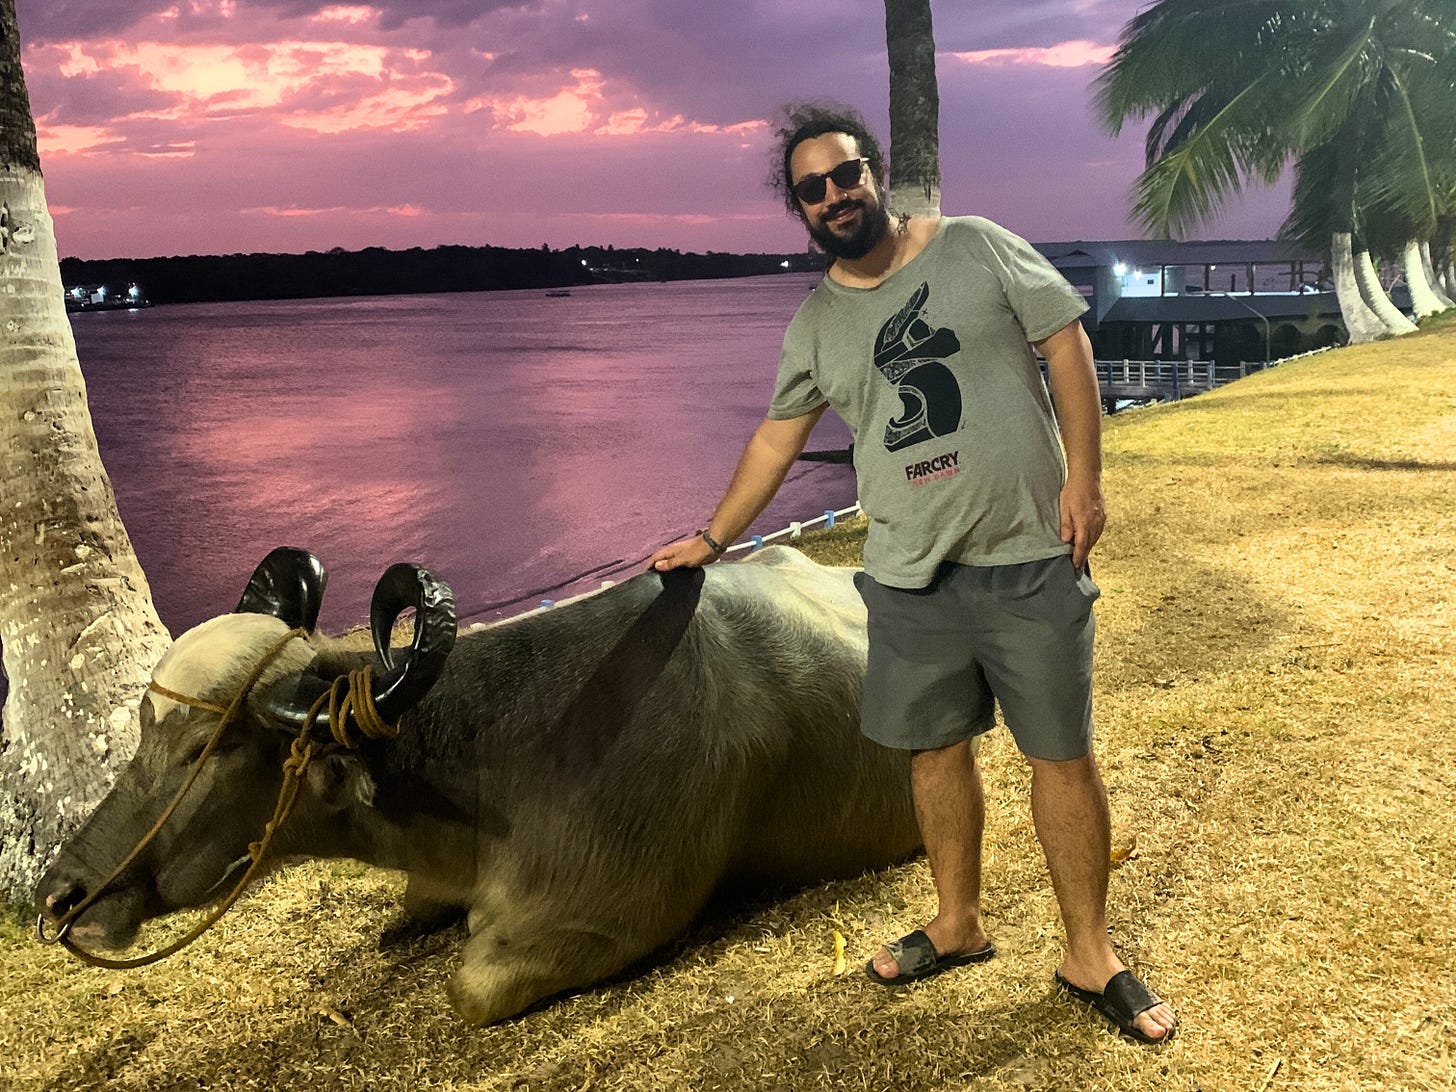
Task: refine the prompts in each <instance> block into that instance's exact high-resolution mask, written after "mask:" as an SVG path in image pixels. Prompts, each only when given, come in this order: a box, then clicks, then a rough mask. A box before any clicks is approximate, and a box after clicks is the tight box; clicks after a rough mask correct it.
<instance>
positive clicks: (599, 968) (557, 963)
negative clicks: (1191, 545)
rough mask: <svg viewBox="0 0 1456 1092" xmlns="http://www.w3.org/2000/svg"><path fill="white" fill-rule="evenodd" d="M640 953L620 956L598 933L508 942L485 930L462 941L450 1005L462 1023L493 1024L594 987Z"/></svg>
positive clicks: (554, 933)
mask: <svg viewBox="0 0 1456 1092" xmlns="http://www.w3.org/2000/svg"><path fill="white" fill-rule="evenodd" d="M642 954H644V953H642V952H625V951H624V950H623V948H622V945H621V944H619V943H618V942H617V941H615V940H613V939H612V938H611V937H608V936H606V935H605V934H602V933H592V932H586V931H581V930H574V929H557V930H553V931H550V932H544V933H535V934H532V935H530V936H525V937H521V936H517V937H509V936H505V935H502V934H501V933H499V932H496V931H494V930H486V931H482V932H479V933H476V934H474V935H472V936H471V938H470V939H469V940H468V941H467V942H466V944H465V951H464V953H463V962H462V964H461V966H460V969H459V970H457V971H456V972H455V976H454V977H453V978H452V979H451V980H450V987H449V991H450V1002H451V1004H453V1005H454V1006H455V1011H456V1012H458V1013H459V1014H460V1017H461V1019H463V1020H466V1021H468V1022H469V1023H472V1024H494V1023H496V1022H497V1021H500V1020H505V1019H508V1018H509V1017H512V1016H515V1015H516V1014H517V1013H520V1012H523V1011H524V1010H525V1009H528V1008H530V1007H531V1006H532V1005H534V1004H535V1003H536V1002H537V1001H540V1000H541V999H542V998H546V997H551V996H552V995H553V994H558V993H561V992H562V991H563V990H570V989H578V988H581V987H583V986H590V985H591V984H592V983H594V982H599V981H600V980H601V979H603V978H605V977H607V976H608V975H611V974H614V973H615V972H617V971H619V970H621V969H622V968H623V967H625V966H626V965H627V964H628V963H629V962H631V961H632V960H633V959H635V958H636V957H637V956H639V955H642Z"/></svg>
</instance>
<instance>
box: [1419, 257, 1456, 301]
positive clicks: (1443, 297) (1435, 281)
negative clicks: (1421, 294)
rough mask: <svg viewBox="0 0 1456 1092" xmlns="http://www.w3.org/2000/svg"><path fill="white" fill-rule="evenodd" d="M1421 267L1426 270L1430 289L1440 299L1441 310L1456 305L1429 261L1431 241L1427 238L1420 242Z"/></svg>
mask: <svg viewBox="0 0 1456 1092" xmlns="http://www.w3.org/2000/svg"><path fill="white" fill-rule="evenodd" d="M1421 268H1422V269H1424V270H1425V271H1426V282H1427V283H1428V284H1430V286H1431V291H1432V292H1434V293H1435V294H1436V299H1438V300H1440V301H1441V307H1442V310H1445V309H1446V308H1449V307H1456V300H1453V299H1452V298H1451V296H1450V294H1449V293H1448V292H1447V291H1446V290H1445V288H1444V287H1443V286H1442V284H1441V278H1440V277H1438V276H1436V267H1435V265H1434V264H1432V262H1431V241H1430V240H1429V239H1427V240H1425V241H1424V242H1422V243H1421Z"/></svg>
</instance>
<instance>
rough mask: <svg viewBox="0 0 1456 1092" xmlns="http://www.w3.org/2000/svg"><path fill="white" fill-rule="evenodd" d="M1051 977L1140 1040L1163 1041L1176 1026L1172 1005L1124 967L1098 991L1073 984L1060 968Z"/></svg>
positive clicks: (1130, 1035)
mask: <svg viewBox="0 0 1456 1092" xmlns="http://www.w3.org/2000/svg"><path fill="white" fill-rule="evenodd" d="M1053 977H1054V978H1055V981H1056V983H1057V985H1058V986H1060V987H1061V988H1062V989H1064V990H1066V991H1067V993H1069V994H1070V995H1071V996H1072V997H1074V998H1076V999H1077V1000H1078V1001H1081V1002H1082V1003H1083V1004H1084V1005H1090V1006H1091V1007H1092V1008H1094V1009H1096V1010H1097V1011H1098V1012H1099V1013H1101V1014H1102V1015H1103V1016H1104V1017H1106V1018H1107V1020H1108V1021H1109V1022H1110V1023H1111V1024H1112V1025H1113V1026H1114V1027H1115V1028H1117V1030H1118V1031H1119V1032H1120V1033H1121V1034H1123V1035H1126V1036H1127V1037H1128V1038H1130V1039H1135V1040H1136V1041H1137V1042H1139V1043H1147V1044H1149V1045H1157V1044H1158V1043H1165V1042H1167V1041H1168V1040H1169V1039H1171V1038H1172V1037H1173V1032H1174V1031H1175V1030H1176V1029H1177V1027H1178V1018H1177V1016H1175V1015H1174V1013H1173V1007H1172V1006H1171V1005H1169V1004H1168V1003H1167V1002H1166V1001H1164V1000H1163V999H1162V998H1161V997H1159V996H1158V995H1157V994H1155V993H1153V991H1152V990H1150V989H1148V988H1147V987H1146V986H1145V985H1143V983H1142V982H1141V981H1140V980H1139V979H1138V977H1137V976H1136V975H1134V974H1133V973H1132V972H1131V971H1129V970H1128V969H1127V968H1125V967H1124V968H1123V969H1122V970H1120V971H1118V972H1117V973H1116V974H1114V975H1113V976H1112V977H1111V978H1109V979H1107V981H1106V982H1105V983H1104V984H1103V986H1102V988H1101V989H1100V990H1096V989H1089V988H1087V987H1086V986H1079V985H1076V984H1075V983H1073V982H1071V981H1070V980H1069V979H1068V978H1067V977H1066V975H1064V974H1063V973H1062V971H1061V970H1060V969H1059V970H1058V971H1057V973H1056V974H1055V975H1054V976H1053Z"/></svg>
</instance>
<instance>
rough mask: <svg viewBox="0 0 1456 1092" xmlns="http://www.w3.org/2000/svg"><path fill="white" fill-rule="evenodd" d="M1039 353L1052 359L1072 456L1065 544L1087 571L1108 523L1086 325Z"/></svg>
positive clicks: (1063, 332)
mask: <svg viewBox="0 0 1456 1092" xmlns="http://www.w3.org/2000/svg"><path fill="white" fill-rule="evenodd" d="M1036 348H1037V351H1038V352H1040V353H1041V355H1042V356H1044V357H1046V362H1047V379H1048V384H1049V386H1050V387H1051V392H1052V401H1053V403H1055V405H1056V411H1057V426H1058V428H1059V429H1060V430H1061V434H1062V447H1063V449H1064V450H1065V451H1066V453H1067V484H1066V485H1065V486H1064V487H1063V488H1062V495H1061V508H1062V541H1063V542H1070V543H1071V544H1072V564H1074V565H1076V567H1077V568H1078V569H1081V568H1082V567H1083V566H1084V565H1085V564H1086V562H1087V555H1088V554H1090V553H1091V552H1092V547H1093V546H1095V545H1097V540H1098V539H1099V538H1100V537H1102V528H1103V526H1104V525H1105V524H1106V522H1107V513H1106V507H1105V505H1104V502H1103V498H1102V395H1101V391H1100V390H1099V389H1098V386H1097V370H1096V368H1095V366H1094V365H1093V363H1092V344H1091V342H1089V341H1088V340H1087V334H1086V332H1085V331H1084V330H1083V329H1082V323H1081V322H1080V321H1075V320H1074V321H1073V322H1070V323H1068V324H1067V325H1066V326H1064V327H1062V329H1060V330H1058V331H1057V332H1056V333H1055V334H1052V335H1051V336H1050V337H1048V338H1044V339H1043V340H1041V341H1038V342H1037V343H1036Z"/></svg>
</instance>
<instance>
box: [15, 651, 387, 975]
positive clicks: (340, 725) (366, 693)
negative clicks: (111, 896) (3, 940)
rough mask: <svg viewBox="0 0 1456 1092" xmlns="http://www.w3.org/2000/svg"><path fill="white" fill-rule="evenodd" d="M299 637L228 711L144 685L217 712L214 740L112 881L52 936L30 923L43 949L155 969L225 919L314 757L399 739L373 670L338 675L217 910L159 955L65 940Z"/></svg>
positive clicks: (309, 718)
mask: <svg viewBox="0 0 1456 1092" xmlns="http://www.w3.org/2000/svg"><path fill="white" fill-rule="evenodd" d="M298 637H302V638H304V639H307V637H308V631H307V630H304V629H292V630H289V631H288V632H287V633H285V634H284V635H283V636H282V637H280V638H279V639H278V640H277V641H275V642H274V643H273V645H271V646H270V647H269V648H268V650H267V651H266V652H265V653H264V654H263V657H262V659H260V660H259V661H258V663H257V665H256V666H255V667H254V668H253V671H252V673H251V674H250V675H249V677H248V679H247V681H246V682H245V683H244V684H243V685H242V687H241V688H240V689H239V690H238V692H237V694H236V695H235V696H234V697H233V699H232V701H231V702H229V703H228V704H227V705H226V706H221V705H217V704H215V703H213V702H209V701H206V700H204V699H202V698H197V697H193V696H191V695H187V694H179V693H177V692H176V691H174V690H169V689H168V688H167V687H165V686H162V685H161V684H160V683H158V682H157V681H156V680H152V681H151V682H149V683H148V684H147V689H148V690H150V691H152V692H153V693H156V694H159V695H160V696H162V697H164V698H168V699H169V700H171V701H174V702H177V703H179V704H181V705H185V706H189V707H190V708H193V709H201V710H203V711H205V712H209V713H215V714H217V716H218V722H217V727H216V728H215V729H214V730H213V733H212V736H211V737H210V738H209V739H208V741H207V744H206V746H204V747H203V749H202V753H201V754H199V755H198V756H197V759H196V760H195V761H194V762H193V764H192V769H191V770H190V772H189V773H188V775H187V778H186V780H185V781H184V782H183V783H182V787H181V788H180V789H178V790H177V793H176V795H174V796H173V797H172V801H171V803H169V804H168V805H167V807H166V809H165V810H164V811H163V812H162V814H161V816H160V817H159V818H158V819H157V821H156V822H155V823H154V824H152V828H151V830H149V831H147V833H146V834H145V835H143V836H142V839H141V841H140V842H138V843H137V844H136V846H135V847H134V848H133V849H132V851H131V852H130V853H128V854H127V855H126V857H125V858H124V859H123V860H122V862H121V864H119V865H117V866H116V868H115V869H113V870H112V872H111V875H109V876H108V877H106V879H105V880H104V881H102V883H101V884H100V885H98V886H97V887H96V889H95V890H94V891H92V892H91V893H90V894H88V895H87V896H86V897H85V898H84V899H82V900H81V901H80V902H78V903H77V904H76V905H75V906H73V907H71V908H70V909H69V910H67V911H66V912H65V913H64V914H63V915H61V917H60V919H59V920H58V922H57V929H56V933H55V935H54V936H47V935H46V932H45V915H44V914H41V915H39V916H38V918H37V921H36V936H37V939H39V940H40V942H41V943H43V944H56V943H59V944H61V945H62V946H63V947H64V948H65V949H66V950H67V951H68V952H70V953H71V954H72V955H73V956H75V957H76V958H77V959H79V960H81V961H82V962H84V963H89V964H91V965H92V966H93V967H106V968H110V969H113V970H126V969H130V968H133V967H145V966H148V965H150V964H152V963H157V962H159V961H160V960H163V959H165V958H166V957H167V956H169V955H172V954H174V953H176V952H179V951H181V950H182V949H183V948H185V947H186V946H187V945H189V944H191V943H192V942H193V941H194V940H196V939H197V938H198V937H200V936H201V935H202V934H203V933H205V932H207V930H208V929H210V928H212V926H213V925H214V924H215V923H216V922H217V920H218V919H219V918H221V917H222V916H223V914H225V913H227V911H228V910H229V909H230V908H231V907H232V905H233V903H235V902H236V901H237V900H238V898H239V897H240V896H241V895H242V893H243V890H244V889H245V888H246V887H247V886H248V884H249V883H251V882H252V880H253V878H254V877H255V876H256V875H257V873H258V871H259V869H260V868H261V867H262V863H263V859H264V857H265V856H266V855H267V852H268V847H269V845H270V844H272V841H273V836H274V835H275V834H277V832H278V829H279V828H280V827H281V826H282V825H283V823H284V822H285V821H286V820H287V818H288V816H289V815H290V814H292V812H293V806H294V804H295V803H296V802H297V800H298V794H299V790H300V788H301V786H302V783H303V778H304V775H305V774H306V773H307V771H308V766H309V763H310V762H312V761H313V759H314V758H315V757H316V756H320V755H325V754H332V753H336V752H338V751H342V750H352V749H354V748H356V747H357V746H358V745H359V742H360V738H361V737H363V738H367V739H392V738H393V737H394V736H396V735H397V734H398V733H399V726H398V725H397V724H389V723H387V722H386V721H385V720H384V718H383V717H382V716H380V714H379V710H378V709H377V708H375V705H374V690H373V687H374V671H373V668H372V667H367V666H366V667H364V668H361V669H360V670H358V671H351V672H349V673H348V674H346V675H340V676H338V677H337V678H335V679H334V681H333V683H332V684H331V685H330V686H329V687H328V689H327V690H325V691H324V692H323V693H322V694H320V695H319V696H318V698H316V699H315V700H314V702H313V704H312V705H311V706H310V707H309V710H308V713H307V715H306V716H305V717H304V719H303V722H302V724H301V725H300V727H299V730H298V735H297V736H296V737H295V738H294V740H293V743H292V745H291V746H290V747H289V753H288V757H287V758H286V759H285V760H284V762H283V780H282V784H281V785H280V786H279V790H278V801H277V803H276V804H275V805H274V808H273V816H272V818H271V819H269V820H268V822H267V823H266V824H265V825H264V827H263V831H262V834H261V836H260V837H259V838H258V839H257V840H256V841H254V842H251V843H249V845H248V852H247V854H246V857H240V858H238V860H237V861H236V862H235V863H234V865H233V866H232V868H230V869H228V871H227V872H225V873H224V874H223V876H222V878H221V879H219V880H218V882H217V883H216V884H215V885H214V888H216V887H220V886H221V885H222V884H223V883H225V882H226V881H227V877H228V874H229V873H231V871H232V869H233V868H236V867H237V866H238V865H239V864H241V863H242V862H243V861H244V860H248V861H249V862H250V864H249V866H248V868H247V871H245V872H244V873H243V876H242V878H241V879H239V880H238V882H237V883H236V884H235V885H234V887H233V889H232V891H231V892H229V893H228V895H227V896H226V897H225V898H224V899H223V900H222V901H221V902H220V903H219V904H218V906H217V907H216V908H215V909H214V910H213V911H212V913H211V914H209V915H208V916H207V917H206V918H204V919H203V920H202V921H201V922H200V923H199V924H197V925H195V926H194V927H193V928H192V929H190V930H188V931H187V932H186V933H184V934H183V935H182V937H181V938H179V939H178V940H176V941H173V942H172V943H171V944H168V945H167V946H166V947H164V948H162V949H160V950H159V951H156V952H152V953H150V954H148V955H144V956H138V957H136V958H133V959H111V958H108V957H106V956H100V955H97V954H95V953H94V952H88V951H85V950H84V949H82V948H81V947H80V946H78V945H77V944H76V942H75V941H73V940H71V939H70V937H69V936H68V935H67V934H69V933H70V931H71V926H72V925H74V924H75V922H76V920H77V919H78V918H79V917H80V916H81V915H82V914H83V913H85V912H86V911H87V910H88V909H90V908H91V907H92V906H93V905H95V903H96V902H97V901H98V900H99V899H100V898H101V897H102V896H103V895H105V894H106V893H107V892H108V891H109V890H110V889H111V887H112V885H113V884H114V883H115V882H116V881H117V879H118V878H120V877H121V875H122V874H123V873H125V871H126V870H127V869H128V868H129V867H130V866H131V865H132V864H133V863H134V862H135V861H136V860H137V859H138V858H139V857H140V856H141V854H142V852H143V850H145V849H146V848H147V846H149V845H150V844H151V843H152V842H153V841H154V840H155V839H156V837H157V835H158V834H159V833H160V832H161V830H162V828H163V827H164V826H165V825H166V823H167V821H168V820H169V819H170V818H171V817H172V816H173V815H174V814H175V813H176V811H177V808H178V807H179V806H180V805H181V803H182V800H183V798H184V797H185V796H186V795H187V792H188V790H190V789H191V788H192V786H193V784H194V783H195V782H196V781H197V778H198V775H199V774H200V773H201V772H202V767H203V764H204V763H206V762H207V760H208V758H209V757H210V756H211V755H212V753H213V752H214V751H215V750H216V749H217V745H218V743H219V742H220V741H221V740H222V737H223V734H224V733H225V732H226V731H227V729H228V727H229V726H230V725H231V724H233V723H234V722H235V721H236V720H238V718H239V717H240V716H241V715H242V711H243V708H244V706H245V703H246V701H247V698H248V695H249V694H250V693H251V692H252V691H253V688H254V687H256V686H257V685H258V681H259V680H260V679H261V678H262V677H263V675H264V673H265V672H266V671H267V669H268V666H269V665H270V664H271V663H273V661H274V660H276V659H277V658H278V656H279V655H280V654H281V653H282V651H283V650H284V648H286V647H287V646H288V644H289V642H291V641H292V640H294V638H298ZM325 715H327V718H328V725H329V734H330V736H331V737H332V739H331V740H328V741H319V740H316V739H315V738H314V728H315V726H316V724H317V723H318V721H319V719H320V717H323V716H325Z"/></svg>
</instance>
